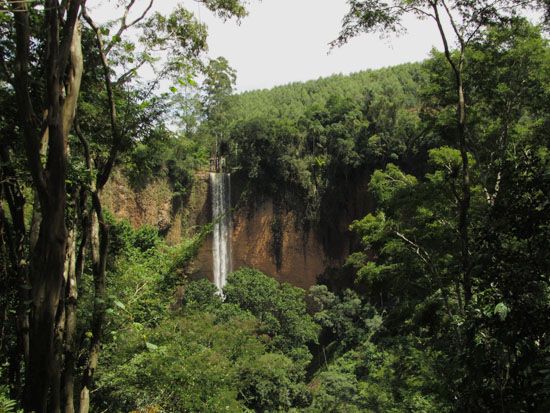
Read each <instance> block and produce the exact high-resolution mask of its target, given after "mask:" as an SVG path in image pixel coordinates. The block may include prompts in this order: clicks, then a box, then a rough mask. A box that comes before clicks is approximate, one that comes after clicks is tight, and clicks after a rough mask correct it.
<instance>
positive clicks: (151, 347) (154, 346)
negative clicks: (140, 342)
mask: <svg viewBox="0 0 550 413" xmlns="http://www.w3.org/2000/svg"><path fill="white" fill-rule="evenodd" d="M145 347H147V350H149V351H155V350H158V348H159V346H157V345H156V344H153V343H149V342H148V341H146V342H145Z"/></svg>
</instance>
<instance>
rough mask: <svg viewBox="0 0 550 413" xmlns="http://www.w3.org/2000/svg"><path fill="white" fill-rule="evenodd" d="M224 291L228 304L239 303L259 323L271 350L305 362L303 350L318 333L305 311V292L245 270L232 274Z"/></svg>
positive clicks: (255, 271) (250, 270)
mask: <svg viewBox="0 0 550 413" xmlns="http://www.w3.org/2000/svg"><path fill="white" fill-rule="evenodd" d="M223 292H224V295H225V301H226V302H227V303H229V304H237V305H238V306H239V307H240V308H242V309H243V310H246V311H249V312H250V313H252V314H253V315H254V316H255V317H256V318H257V319H258V320H259V321H260V323H261V326H260V331H261V333H262V334H266V335H267V337H268V338H269V342H268V343H269V346H270V347H271V348H273V349H277V350H280V351H283V352H284V353H285V354H288V355H290V356H291V357H296V361H300V362H304V360H303V359H302V358H303V356H304V352H303V351H301V350H305V349H306V347H305V346H306V345H307V344H310V343H314V342H316V340H317V333H318V329H317V326H316V325H315V323H314V322H313V320H312V318H311V316H310V315H309V314H308V313H307V311H306V303H305V301H304V297H305V291H304V290H302V289H300V288H296V287H293V286H291V285H290V284H286V283H283V284H279V283H278V282H277V281H276V280H274V279H273V278H270V277H268V276H267V275H265V274H263V273H261V272H260V271H258V270H254V269H249V268H243V269H240V270H238V271H235V272H233V273H232V274H230V276H229V277H228V282H227V285H226V286H225V287H224V290H223ZM306 352H307V351H306ZM306 361H307V360H306Z"/></svg>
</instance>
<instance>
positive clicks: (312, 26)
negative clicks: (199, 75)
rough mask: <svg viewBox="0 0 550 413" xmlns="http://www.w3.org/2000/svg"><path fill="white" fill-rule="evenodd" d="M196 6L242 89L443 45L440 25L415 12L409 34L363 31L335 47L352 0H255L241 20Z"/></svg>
mask: <svg viewBox="0 0 550 413" xmlns="http://www.w3.org/2000/svg"><path fill="white" fill-rule="evenodd" d="M194 9H195V10H194V11H195V12H196V14H197V15H199V16H200V18H201V20H202V21H203V22H204V23H206V24H207V25H208V28H209V45H210V55H211V56H212V57H217V56H224V57H226V58H227V59H228V60H229V63H230V65H231V66H232V67H233V68H234V69H236V70H237V85H236V89H237V90H238V91H244V90H251V89H259V88H269V87H272V86H275V85H282V84H286V83H290V82H295V81H304V80H309V79H316V78H319V77H325V76H330V75H332V74H335V73H343V74H347V73H352V72H357V71H360V70H365V69H374V68H380V67H385V66H393V65H396V64H399V63H405V62H412V61H420V60H423V59H425V58H427V57H428V54H429V52H430V50H431V49H432V47H434V46H435V47H437V48H439V46H440V44H439V42H440V40H439V36H438V33H437V32H436V30H437V29H436V27H435V26H434V25H433V24H431V22H429V21H419V20H416V19H415V18H414V17H411V18H410V19H407V20H406V21H405V25H406V27H407V28H408V33H406V34H405V35H401V36H399V37H397V36H391V37H389V38H386V39H383V40H382V39H380V38H379V36H377V35H363V36H360V37H359V38H356V39H353V40H352V41H351V42H350V43H348V44H347V45H345V46H343V47H341V48H338V49H333V50H330V47H329V45H328V43H329V42H331V41H332V40H334V39H335V38H336V37H337V36H338V33H339V31H340V28H341V25H342V19H343V17H344V15H345V13H346V11H347V9H348V7H347V4H346V0H263V1H262V2H258V1H253V2H252V3H251V4H250V6H249V15H248V16H247V17H246V18H244V19H243V20H242V21H241V23H240V25H237V24H235V22H234V21H228V22H225V23H224V22H222V21H220V20H219V19H216V18H215V17H213V16H212V15H211V13H209V12H208V10H206V9H205V8H204V6H199V3H196V4H195V5H194ZM329 52H330V53H329Z"/></svg>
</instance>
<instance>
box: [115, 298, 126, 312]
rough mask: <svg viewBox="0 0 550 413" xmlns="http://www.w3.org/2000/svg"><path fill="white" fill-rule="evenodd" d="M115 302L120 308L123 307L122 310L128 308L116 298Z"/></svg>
mask: <svg viewBox="0 0 550 413" xmlns="http://www.w3.org/2000/svg"><path fill="white" fill-rule="evenodd" d="M114 303H115V305H116V306H117V307H118V308H121V309H122V310H126V306H125V305H124V304H123V303H121V302H120V301H118V300H115V301H114Z"/></svg>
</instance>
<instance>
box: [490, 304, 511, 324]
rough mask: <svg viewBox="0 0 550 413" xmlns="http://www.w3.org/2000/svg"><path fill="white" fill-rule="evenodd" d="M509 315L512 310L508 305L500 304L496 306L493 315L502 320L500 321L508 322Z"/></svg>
mask: <svg viewBox="0 0 550 413" xmlns="http://www.w3.org/2000/svg"><path fill="white" fill-rule="evenodd" d="M509 313H510V308H508V306H507V305H506V304H504V303H498V304H497V305H496V306H495V310H494V313H493V314H494V315H498V317H499V318H500V321H504V320H506V317H507V316H508V314H509Z"/></svg>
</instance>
